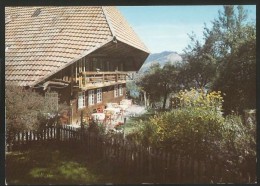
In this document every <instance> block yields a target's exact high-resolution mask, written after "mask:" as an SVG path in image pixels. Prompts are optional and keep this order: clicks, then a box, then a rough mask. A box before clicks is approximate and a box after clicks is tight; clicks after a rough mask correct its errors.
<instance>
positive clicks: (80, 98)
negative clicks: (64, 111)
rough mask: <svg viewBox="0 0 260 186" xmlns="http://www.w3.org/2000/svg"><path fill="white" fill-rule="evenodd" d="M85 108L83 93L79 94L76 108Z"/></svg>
mask: <svg viewBox="0 0 260 186" xmlns="http://www.w3.org/2000/svg"><path fill="white" fill-rule="evenodd" d="M84 107H86V104H85V93H84V92H79V93H78V108H79V109H81V108H84Z"/></svg>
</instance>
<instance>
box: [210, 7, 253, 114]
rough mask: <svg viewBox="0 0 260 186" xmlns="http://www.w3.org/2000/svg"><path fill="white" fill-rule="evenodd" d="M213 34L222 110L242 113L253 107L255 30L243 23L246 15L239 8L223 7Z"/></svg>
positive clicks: (217, 81) (214, 87) (248, 24)
mask: <svg viewBox="0 0 260 186" xmlns="http://www.w3.org/2000/svg"><path fill="white" fill-rule="evenodd" d="M224 10H225V11H224V13H222V14H220V16H219V20H215V21H214V22H213V23H214V26H213V32H214V33H215V34H216V38H217V41H216V43H217V44H218V46H219V47H220V48H221V51H220V53H219V55H220V56H221V58H220V60H219V64H218V71H217V76H216V78H215V81H214V82H213V89H214V90H221V91H222V92H224V93H225V94H226V96H225V97H224V98H225V102H224V105H223V107H224V109H225V111H226V113H230V112H231V111H232V110H235V111H237V112H238V113H242V112H243V110H244V109H250V108H255V107H256V104H255V103H256V27H255V24H252V23H246V17H247V14H246V12H245V11H244V9H243V7H242V6H237V10H238V13H237V14H236V13H235V11H234V6H225V7H224Z"/></svg>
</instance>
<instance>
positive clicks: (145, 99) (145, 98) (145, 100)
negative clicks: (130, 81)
mask: <svg viewBox="0 0 260 186" xmlns="http://www.w3.org/2000/svg"><path fill="white" fill-rule="evenodd" d="M143 94H144V106H145V107H147V97H146V92H145V91H143Z"/></svg>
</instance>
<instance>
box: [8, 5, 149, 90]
mask: <svg viewBox="0 0 260 186" xmlns="http://www.w3.org/2000/svg"><path fill="white" fill-rule="evenodd" d="M5 21H6V24H5V44H6V46H7V47H8V48H6V52H5V57H6V58H5V64H6V68H5V73H6V74H5V78H6V81H7V82H16V83H17V84H18V85H20V86H33V85H35V82H39V80H41V79H45V78H46V77H48V76H49V75H50V74H53V73H54V72H58V71H59V70H61V69H62V68H64V67H65V66H68V65H69V64H72V63H73V62H75V61H77V60H78V59H80V58H82V57H84V56H85V55H87V54H88V53H90V52H93V51H95V50H96V49H98V48H100V47H102V46H104V45H105V44H107V43H108V42H110V41H112V40H113V39H114V38H116V39H117V40H120V41H121V42H123V43H126V44H128V45H130V46H132V47H134V48H137V49H139V50H141V51H143V52H145V53H149V51H148V49H147V48H146V46H145V45H144V44H143V43H142V42H141V40H140V39H139V38H138V36H137V35H136V34H135V33H134V31H133V30H132V28H131V27H130V26H129V25H128V23H127V21H126V20H125V19H124V18H123V16H122V15H121V14H120V12H119V11H118V10H117V9H116V8H115V7H93V6H91V7H86V6H85V7H82V6H81V7H6V9H5Z"/></svg>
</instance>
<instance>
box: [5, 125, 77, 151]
mask: <svg viewBox="0 0 260 186" xmlns="http://www.w3.org/2000/svg"><path fill="white" fill-rule="evenodd" d="M6 138H7V139H6V146H7V147H6V151H7V152H8V151H13V150H23V149H24V148H28V147H29V146H30V145H34V144H39V143H44V142H53V141H59V142H60V141H71V142H73V141H80V140H81V133H80V129H79V128H74V127H71V126H67V125H62V126H59V127H54V126H50V127H46V128H44V129H42V130H39V131H36V130H31V131H22V132H21V131H19V132H15V131H12V132H9V133H8V134H7V135H6Z"/></svg>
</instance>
